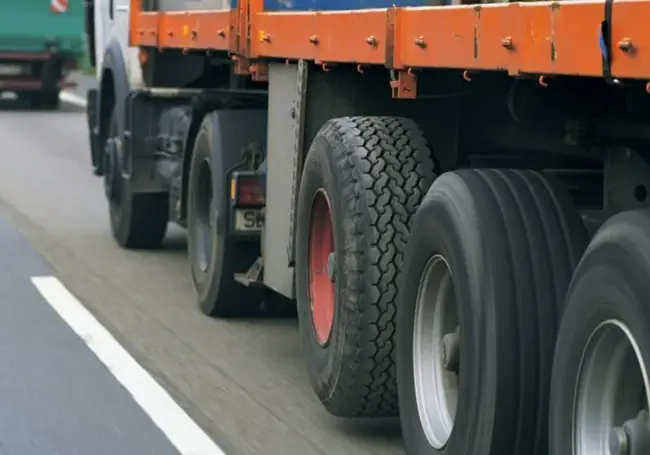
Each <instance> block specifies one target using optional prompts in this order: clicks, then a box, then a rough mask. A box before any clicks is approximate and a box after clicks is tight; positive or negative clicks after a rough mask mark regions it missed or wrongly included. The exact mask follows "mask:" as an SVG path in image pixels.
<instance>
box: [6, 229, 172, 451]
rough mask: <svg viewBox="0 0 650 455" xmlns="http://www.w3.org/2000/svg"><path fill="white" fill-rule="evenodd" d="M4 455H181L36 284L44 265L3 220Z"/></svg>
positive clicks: (47, 270)
mask: <svg viewBox="0 0 650 455" xmlns="http://www.w3.org/2000/svg"><path fill="white" fill-rule="evenodd" d="M0 271H1V272H0V289H2V294H3V298H2V300H1V301H0V315H1V316H0V368H1V371H2V373H1V374H0V403H2V406H0V454H2V455H25V454H29V455H55V454H61V455H87V454H89V453H92V454H96V455H114V454H118V453H119V454H125V455H127V454H129V455H130V454H132V455H139V454H144V453H151V454H160V455H178V452H177V451H176V449H175V448H174V447H173V446H172V445H171V444H170V442H169V441H168V440H167V438H166V437H165V436H164V434H163V433H162V432H161V431H160V430H159V429H158V428H157V427H156V426H155V425H154V423H153V422H152V420H151V419H150V418H149V417H148V416H147V415H146V414H145V412H143V410H142V409H141V408H139V407H138V406H137V405H136V403H135V402H134V401H133V400H132V399H131V397H130V396H129V394H128V393H127V392H126V390H124V388H122V387H121V386H120V384H119V383H118V382H117V381H116V380H115V379H114V378H113V377H112V376H111V375H110V373H109V371H108V370H107V369H106V368H105V367H104V365H102V363H101V362H100V361H99V360H98V359H97V358H96V357H94V356H93V355H92V353H91V351H90V350H88V349H87V348H86V345H85V344H84V342H83V341H82V340H81V339H80V338H78V337H77V336H75V334H74V333H73V332H72V330H70V328H69V327H68V326H67V325H66V324H65V323H64V321H63V320H62V319H61V318H59V317H58V315H57V314H56V313H55V312H54V311H52V308H50V307H49V306H48V304H47V302H46V301H45V299H44V297H43V296H42V295H41V294H40V293H39V291H38V289H37V288H36V286H35V285H34V284H33V282H32V278H33V277H37V279H41V280H42V279H43V278H41V277H44V279H51V274H52V272H51V270H50V268H49V267H48V265H47V264H46V263H45V262H44V261H43V259H42V258H41V257H40V256H39V255H38V253H37V252H36V251H34V250H33V249H32V248H31V247H30V246H29V245H28V244H27V242H25V240H24V239H23V238H22V237H21V236H20V235H19V234H18V233H17V232H16V230H15V229H14V228H13V227H11V226H10V225H9V224H8V223H7V222H6V221H4V220H2V219H0Z"/></svg>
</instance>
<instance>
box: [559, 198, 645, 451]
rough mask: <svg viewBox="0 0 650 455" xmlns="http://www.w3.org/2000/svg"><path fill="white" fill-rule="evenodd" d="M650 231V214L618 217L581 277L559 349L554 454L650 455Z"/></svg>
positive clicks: (596, 242)
mask: <svg viewBox="0 0 650 455" xmlns="http://www.w3.org/2000/svg"><path fill="white" fill-rule="evenodd" d="M649 232H650V211H649V210H648V209H642V210H638V211H631V212H624V213H621V214H619V215H616V216H615V217H613V218H611V219H610V220H608V221H607V222H606V223H605V224H604V226H603V227H602V228H601V229H600V230H599V231H598V233H597V234H596V235H595V237H594V238H593V240H592V241H591V243H590V245H589V247H588V249H587V251H586V253H585V255H584V257H583V258H582V260H581V261H580V265H579V266H578V268H577V270H576V272H575V274H574V277H573V280H572V282H571V286H570V288H569V291H568V293H567V299H566V308H565V312H564V315H563V317H562V323H561V325H560V329H559V332H558V338H557V345H556V347H555V359H554V363H553V376H552V379H551V398H550V409H549V425H550V429H549V430H550V431H549V446H550V451H549V453H550V455H566V454H568V453H571V454H573V455H585V454H589V455H600V454H605V453H607V454H610V453H611V454H619V453H620V454H627V453H629V454H630V455H634V454H647V453H650V423H649V422H648V407H649V400H650V384H649V383H648V381H649V379H648V373H650V305H648V296H649V295H650V262H648V257H650V237H649V236H648V233H649ZM643 371H645V378H644V377H643V374H642V372H643ZM595 394H598V395H595ZM622 444H626V445H627V446H628V450H621V449H620V445H622ZM608 446H609V447H611V448H610V451H607V450H606V448H607V447H608ZM612 446H614V447H612ZM616 446H619V447H618V448H615V447H616Z"/></svg>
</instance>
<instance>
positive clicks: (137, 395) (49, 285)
mask: <svg viewBox="0 0 650 455" xmlns="http://www.w3.org/2000/svg"><path fill="white" fill-rule="evenodd" d="M31 280H32V283H34V286H36V288H37V289H38V290H39V292H40V293H41V294H42V295H43V297H44V298H45V300H46V301H47V302H48V303H49V304H50V306H51V307H52V308H53V309H54V310H55V311H56V312H57V313H58V314H59V316H61V318H62V319H63V320H64V321H65V322H66V323H67V324H68V325H69V326H70V328H72V330H73V331H74V332H75V333H76V334H77V335H78V336H79V337H80V338H81V339H82V340H83V341H84V342H85V343H86V345H87V346H88V347H89V348H90V350H91V351H92V352H93V353H94V354H95V355H96V356H97V358H99V360H100V361H101V362H102V363H103V364H104V365H106V367H107V368H108V369H109V371H110V372H111V373H112V374H113V376H115V378H116V379H117V380H118V381H119V382H120V383H121V384H122V386H124V388H125V389H126V390H128V391H129V393H130V394H131V395H132V397H133V399H134V400H135V401H136V403H138V404H139V405H140V407H141V408H142V409H143V410H144V412H145V413H146V414H147V415H148V416H149V417H150V418H151V420H152V421H153V422H154V423H155V424H156V425H157V426H158V428H160V430H162V432H163V433H164V434H165V436H166V437H167V439H169V441H170V442H171V443H172V444H173V445H174V447H176V449H177V450H178V451H179V452H180V453H181V455H225V452H224V451H223V450H222V449H221V448H220V447H219V446H217V445H216V444H215V443H214V441H212V439H210V437H209V436H208V435H207V434H206V433H205V432H204V431H203V430H201V428H199V426H198V425H197V424H196V423H195V422H194V421H193V420H192V419H191V418H190V417H189V416H188V415H187V414H186V413H185V411H183V409H181V407H180V406H179V405H178V404H177V403H176V402H175V401H174V400H173V399H172V397H171V396H170V395H169V394H168V393H167V392H166V391H165V389H163V388H162V387H161V386H160V384H158V383H157V382H156V380H155V379H154V378H153V377H151V375H150V374H149V373H147V371H146V370H145V369H144V368H143V367H142V366H140V364H138V362H136V361H135V359H134V358H133V357H132V356H131V355H130V354H129V353H128V352H127V351H126V350H125V349H124V348H123V347H122V346H121V345H120V344H119V343H118V342H117V340H116V339H115V338H114V337H113V336H112V335H111V334H110V332H109V331H108V330H107V329H106V328H105V327H104V326H102V325H101V324H100V323H99V321H97V319H95V317H94V316H93V315H92V314H91V313H90V312H89V311H88V310H87V309H86V308H85V307H84V306H83V305H82V304H81V303H80V302H79V300H77V299H76V297H74V296H73V295H72V294H71V293H70V291H68V290H67V289H66V287H65V286H64V285H63V284H62V283H61V282H60V281H59V280H58V279H57V278H55V277H53V276H42V277H32V279H31Z"/></svg>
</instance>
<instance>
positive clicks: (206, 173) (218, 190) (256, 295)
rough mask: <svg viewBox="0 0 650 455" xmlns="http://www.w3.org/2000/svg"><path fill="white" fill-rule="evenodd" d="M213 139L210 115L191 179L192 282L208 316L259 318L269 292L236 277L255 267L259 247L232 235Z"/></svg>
mask: <svg viewBox="0 0 650 455" xmlns="http://www.w3.org/2000/svg"><path fill="white" fill-rule="evenodd" d="M214 135H215V133H214V131H213V126H212V121H211V119H210V118H209V117H206V118H205V120H204V121H203V123H202V124H201V129H200V130H199V133H198V135H197V137H196V141H195V143H194V151H193V153H192V162H191V164H190V175H189V194H188V216H187V241H188V254H189V259H190V269H191V274H192V279H193V281H194V287H195V288H196V291H197V293H198V300H199V307H200V308H201V311H203V313H205V314H207V315H208V316H211V317H219V318H234V317H250V316H257V315H259V314H260V309H261V308H262V300H263V298H264V296H265V290H264V289H261V288H250V287H246V286H243V285H242V284H240V283H238V282H237V281H235V279H234V277H235V273H243V272H246V271H247V270H248V268H249V267H250V266H251V265H253V263H254V262H255V260H256V259H257V258H258V257H259V255H260V244H259V242H239V241H236V240H234V239H233V238H232V237H229V236H228V235H227V231H228V229H227V226H226V217H225V214H226V211H227V202H228V195H227V193H226V188H227V186H226V181H225V177H226V175H225V172H226V169H221V168H220V167H218V166H216V165H215V163H214V161H215V158H214V157H215V156H217V154H220V153H222V151H221V150H220V149H219V147H218V145H217V143H216V141H215V140H214ZM217 172H222V173H223V174H222V175H221V176H220V177H221V178H219V179H218V178H215V177H217V176H216V173H217ZM205 191H208V192H209V193H210V194H209V195H207V194H206V193H205ZM210 216H211V217H212V226H210V225H209V220H210Z"/></svg>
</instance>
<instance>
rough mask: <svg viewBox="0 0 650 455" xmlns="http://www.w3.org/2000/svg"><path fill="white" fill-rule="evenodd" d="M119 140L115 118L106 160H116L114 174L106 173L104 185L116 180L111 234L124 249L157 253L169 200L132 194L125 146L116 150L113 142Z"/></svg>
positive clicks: (110, 202)
mask: <svg viewBox="0 0 650 455" xmlns="http://www.w3.org/2000/svg"><path fill="white" fill-rule="evenodd" d="M116 139H118V140H119V136H118V131H117V117H116V113H115V111H113V113H112V114H111V119H110V123H109V139H108V140H107V141H106V147H105V151H104V156H105V157H108V156H109V155H108V154H110V156H111V157H112V158H111V159H112V161H110V162H111V164H110V166H112V167H113V170H112V172H113V173H112V174H111V173H110V172H108V171H109V170H108V169H105V175H104V181H105V182H104V183H105V186H110V185H111V182H107V180H109V179H113V178H114V179H115V181H114V183H113V185H114V186H115V188H116V190H115V192H114V193H113V194H110V192H109V191H108V190H107V198H108V207H109V215H110V221H111V232H112V234H113V238H114V239H115V241H116V242H117V244H118V245H120V246H121V247H122V248H126V249H155V248H159V247H160V246H161V245H162V242H163V240H164V238H165V234H166V232H167V225H168V222H169V206H168V204H169V202H168V200H169V199H168V196H167V195H166V194H163V193H154V194H151V193H136V192H134V191H132V189H131V185H130V183H129V180H128V178H125V177H124V176H123V175H122V173H121V171H120V170H119V169H120V166H121V165H120V164H118V163H120V162H121V160H122V151H121V146H120V147H115V146H113V144H112V143H111V140H116Z"/></svg>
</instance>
